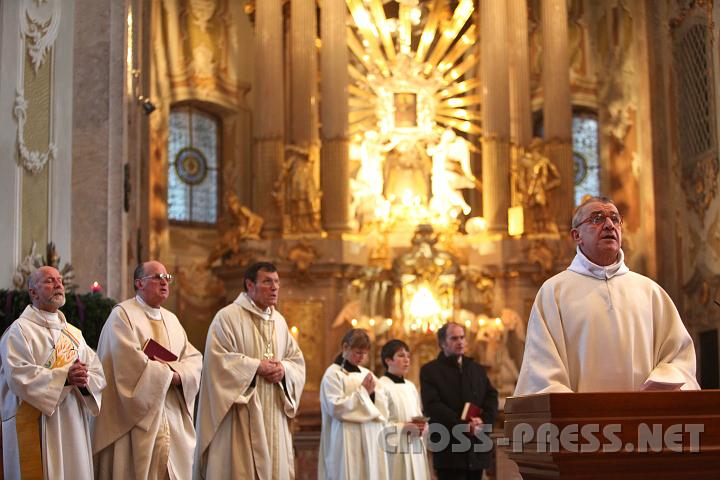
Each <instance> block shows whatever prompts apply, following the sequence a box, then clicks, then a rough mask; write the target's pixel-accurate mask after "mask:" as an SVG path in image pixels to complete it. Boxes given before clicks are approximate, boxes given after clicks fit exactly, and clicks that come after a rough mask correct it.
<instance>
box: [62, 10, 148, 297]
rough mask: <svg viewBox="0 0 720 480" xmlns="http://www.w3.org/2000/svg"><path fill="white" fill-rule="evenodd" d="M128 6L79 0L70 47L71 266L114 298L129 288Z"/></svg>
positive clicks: (85, 280) (131, 104)
mask: <svg viewBox="0 0 720 480" xmlns="http://www.w3.org/2000/svg"><path fill="white" fill-rule="evenodd" d="M128 4H129V2H128V1H115V0H77V1H76V2H75V13H76V15H75V36H74V46H73V48H74V51H73V65H74V71H73V91H75V92H78V93H77V94H76V95H74V96H73V105H72V108H73V115H72V144H73V166H72V173H73V175H72V205H73V207H72V208H73V214H72V234H73V239H75V241H74V242H73V245H72V248H73V255H72V258H73V266H74V267H75V270H76V278H77V282H78V283H79V284H80V286H81V287H83V289H86V288H87V286H88V285H90V283H92V282H93V281H96V280H97V281H98V282H100V283H101V284H102V285H103V287H104V288H105V293H106V294H107V295H108V296H110V297H112V298H116V299H121V298H125V297H126V296H127V294H128V288H129V282H128V280H127V276H128V275H127V265H126V257H127V244H128V241H127V239H128V233H127V218H126V217H127V214H126V213H125V211H124V208H123V203H124V202H123V200H124V192H123V184H124V164H125V161H126V159H127V152H128V145H127V117H128V114H129V109H130V108H134V107H135V106H136V103H135V102H134V101H132V102H131V101H128V98H127V93H126V85H125V79H126V73H127V72H126V43H125V35H126V18H127V11H128ZM90 206H92V207H90Z"/></svg>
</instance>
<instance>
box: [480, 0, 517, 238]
mask: <svg viewBox="0 0 720 480" xmlns="http://www.w3.org/2000/svg"><path fill="white" fill-rule="evenodd" d="M507 28H508V25H507V5H506V3H505V2H497V1H494V0H482V1H481V2H480V32H481V33H480V38H481V49H482V52H481V55H480V79H481V81H482V84H483V86H482V92H483V100H482V105H483V108H482V122H483V137H482V172H483V192H482V198H483V216H484V217H485V219H486V220H487V222H488V228H489V230H490V231H494V232H506V231H507V210H508V207H509V206H510V178H509V175H510V172H509V170H510V169H509V164H510V144H509V140H510V116H509V88H508V46H507V45H508V44H507V38H508V34H507Z"/></svg>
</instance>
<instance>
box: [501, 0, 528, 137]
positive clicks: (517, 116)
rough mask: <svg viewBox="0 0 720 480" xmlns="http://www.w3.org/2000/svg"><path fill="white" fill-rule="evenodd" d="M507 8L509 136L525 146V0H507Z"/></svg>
mask: <svg viewBox="0 0 720 480" xmlns="http://www.w3.org/2000/svg"><path fill="white" fill-rule="evenodd" d="M507 9H508V12H507V15H508V46H509V50H510V51H509V52H508V69H509V76H510V80H509V85H510V138H511V140H512V142H513V143H514V144H515V145H518V146H520V147H528V146H529V145H530V141H531V140H532V110H531V108H530V59H529V54H528V12H527V3H526V0H509V1H508V2H507Z"/></svg>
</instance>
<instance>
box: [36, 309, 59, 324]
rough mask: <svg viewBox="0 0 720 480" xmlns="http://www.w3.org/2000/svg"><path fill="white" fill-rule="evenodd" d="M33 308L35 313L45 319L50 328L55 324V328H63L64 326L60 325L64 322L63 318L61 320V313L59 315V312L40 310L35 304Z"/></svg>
mask: <svg viewBox="0 0 720 480" xmlns="http://www.w3.org/2000/svg"><path fill="white" fill-rule="evenodd" d="M32 309H33V310H35V313H37V314H38V315H40V316H41V317H42V318H43V320H45V322H46V323H47V327H48V328H51V327H53V326H55V328H62V326H61V325H60V324H62V320H60V315H58V312H48V311H46V310H40V309H39V308H36V307H35V306H32Z"/></svg>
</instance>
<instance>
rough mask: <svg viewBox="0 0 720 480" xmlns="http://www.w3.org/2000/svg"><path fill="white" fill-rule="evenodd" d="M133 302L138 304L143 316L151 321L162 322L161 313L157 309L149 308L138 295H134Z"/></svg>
mask: <svg viewBox="0 0 720 480" xmlns="http://www.w3.org/2000/svg"><path fill="white" fill-rule="evenodd" d="M135 300H137V302H138V303H139V304H140V307H141V308H142V309H143V311H144V312H145V314H146V315H147V316H148V317H150V318H152V319H153V320H162V312H161V311H160V309H159V308H155V307H151V306H150V305H148V304H147V303H145V300H143V299H142V297H141V296H140V295H135Z"/></svg>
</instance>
